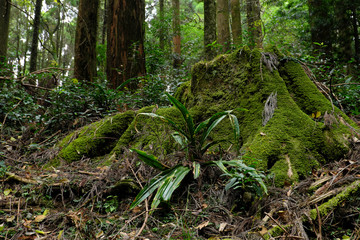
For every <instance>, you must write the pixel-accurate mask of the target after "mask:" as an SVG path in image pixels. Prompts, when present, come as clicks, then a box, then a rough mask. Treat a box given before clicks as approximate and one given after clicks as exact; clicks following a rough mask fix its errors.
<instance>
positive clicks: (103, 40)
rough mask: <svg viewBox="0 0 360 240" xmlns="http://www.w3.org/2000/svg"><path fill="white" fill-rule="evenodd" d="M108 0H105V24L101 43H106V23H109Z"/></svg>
mask: <svg viewBox="0 0 360 240" xmlns="http://www.w3.org/2000/svg"><path fill="white" fill-rule="evenodd" d="M107 11H108V10H107V0H104V16H103V17H104V18H103V26H102V33H101V44H102V45H105V42H106V24H107Z"/></svg>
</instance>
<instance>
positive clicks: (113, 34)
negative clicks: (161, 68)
mask: <svg viewBox="0 0 360 240" xmlns="http://www.w3.org/2000/svg"><path fill="white" fill-rule="evenodd" d="M144 22H145V1H144V0H127V1H126V0H109V5H108V31H107V33H108V35H107V66H106V74H107V78H108V81H109V83H110V85H111V87H112V88H114V89H115V88H116V87H118V86H119V85H120V84H121V83H123V82H125V81H127V80H128V79H130V78H135V77H141V76H144V75H145V73H146V69H145V52H144V35H145V29H144ZM128 86H129V88H130V89H136V88H137V83H136V82H134V81H132V82H130V84H128Z"/></svg>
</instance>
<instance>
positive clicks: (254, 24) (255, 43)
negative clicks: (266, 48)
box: [246, 0, 262, 48]
mask: <svg viewBox="0 0 360 240" xmlns="http://www.w3.org/2000/svg"><path fill="white" fill-rule="evenodd" d="M246 15H247V16H246V17H247V24H248V33H249V45H250V46H251V47H258V48H262V22H261V5H260V0H246Z"/></svg>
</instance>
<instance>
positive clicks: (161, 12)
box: [159, 0, 165, 50]
mask: <svg viewBox="0 0 360 240" xmlns="http://www.w3.org/2000/svg"><path fill="white" fill-rule="evenodd" d="M164 13H165V12H164V0H160V1H159V17H160V23H161V25H160V29H159V31H160V32H159V45H160V49H161V50H164V48H165V29H164V27H163V24H164V20H165V18H164Z"/></svg>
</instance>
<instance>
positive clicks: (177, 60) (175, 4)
mask: <svg viewBox="0 0 360 240" xmlns="http://www.w3.org/2000/svg"><path fill="white" fill-rule="evenodd" d="M172 8H173V11H174V12H173V44H174V49H173V55H174V56H173V57H174V61H173V66H174V68H179V67H180V65H181V28H180V0H172Z"/></svg>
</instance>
